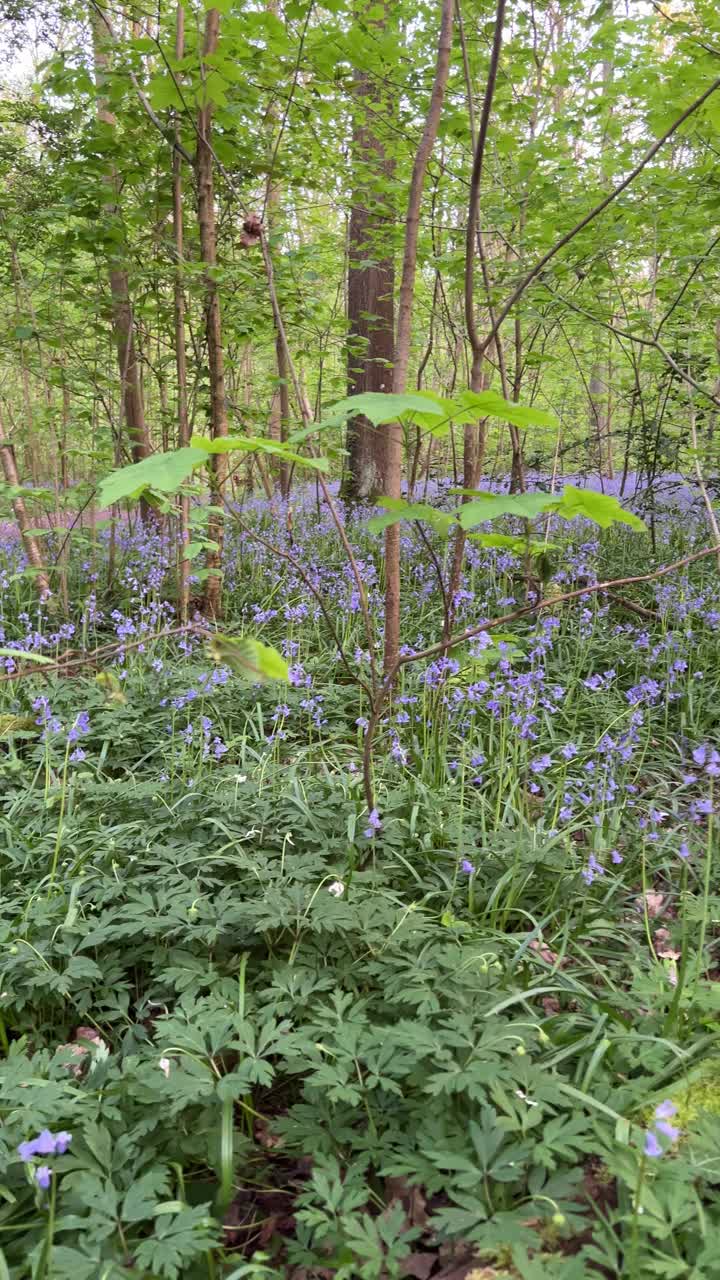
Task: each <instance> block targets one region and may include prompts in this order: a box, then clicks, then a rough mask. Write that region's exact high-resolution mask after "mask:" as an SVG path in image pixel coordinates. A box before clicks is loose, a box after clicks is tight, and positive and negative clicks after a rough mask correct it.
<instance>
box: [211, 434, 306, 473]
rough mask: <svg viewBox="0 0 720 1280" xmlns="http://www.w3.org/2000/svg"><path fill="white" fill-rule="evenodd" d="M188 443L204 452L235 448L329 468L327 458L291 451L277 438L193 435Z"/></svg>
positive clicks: (220, 451)
mask: <svg viewBox="0 0 720 1280" xmlns="http://www.w3.org/2000/svg"><path fill="white" fill-rule="evenodd" d="M190 443H191V444H192V445H193V446H195V447H197V448H198V449H204V450H205V452H206V453H232V452H233V451H234V450H236V449H240V450H241V451H242V452H243V453H270V454H272V455H273V456H274V457H277V458H282V459H283V460H284V461H285V462H292V463H294V464H295V466H298V467H312V468H313V470H315V471H329V470H330V463H329V461H328V459H327V458H308V457H306V455H305V454H302V453H293V451H292V449H288V448H287V446H286V445H284V444H279V443H278V441H277V440H266V439H265V438H264V437H263V436H220V437H218V439H217V440H211V439H210V438H209V437H208V436H193V437H192V440H191V441H190Z"/></svg>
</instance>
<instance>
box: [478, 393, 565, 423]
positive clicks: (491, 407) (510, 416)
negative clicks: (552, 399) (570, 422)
mask: <svg viewBox="0 0 720 1280" xmlns="http://www.w3.org/2000/svg"><path fill="white" fill-rule="evenodd" d="M457 401H458V403H459V404H461V405H463V406H464V408H466V409H472V410H474V411H475V417H477V418H502V420H503V422H512V424H513V426H516V427H556V426H557V425H558V420H557V418H556V417H555V415H554V414H552V413H548V412H547V410H545V409H534V408H532V407H530V406H529V405H523V404H515V402H514V401H513V400H505V399H504V398H503V396H501V395H498V393H497V392H496V391H461V392H460V394H459V395H458V397H457Z"/></svg>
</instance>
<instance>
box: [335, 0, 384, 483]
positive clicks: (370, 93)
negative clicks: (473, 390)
mask: <svg viewBox="0 0 720 1280" xmlns="http://www.w3.org/2000/svg"><path fill="white" fill-rule="evenodd" d="M387 14H388V8H387V4H385V6H384V12H383V15H382V17H380V18H378V19H377V20H375V21H373V22H372V23H371V24H370V23H369V25H371V26H372V28H373V31H374V32H382V31H384V29H385V27H386V25H387ZM353 100H354V119H353V144H352V149H353V183H354V189H353V194H352V204H351V208H350V225H349V230H348V275H347V318H348V346H347V381H348V395H350V396H353V395H361V394H363V393H364V392H367V391H379V392H383V391H389V389H390V385H391V381H392V372H391V371H392V363H393V357H394V345H395V341H394V314H393V313H394V298H393V294H394V288H395V260H394V255H393V252H392V246H391V245H390V246H388V237H389V235H390V234H391V231H392V227H391V225H390V218H391V216H392V210H391V209H390V208H388V203H387V195H386V194H385V188H386V184H387V182H388V180H389V179H390V178H391V177H392V174H393V170H394V163H393V159H392V157H391V156H390V155H389V154H388V152H387V149H386V147H385V142H384V140H383V138H382V136H381V134H382V128H381V121H382V119H383V118H384V117H385V116H386V115H387V114H388V110H389V109H390V103H389V102H388V99H387V92H386V91H384V90H383V89H382V88H381V86H380V83H379V81H378V80H377V79H376V78H375V77H374V76H372V75H371V74H370V73H368V72H367V71H365V70H359V69H356V70H355V72H354V80H353ZM383 446H384V436H383V429H382V428H380V429H378V428H377V427H374V426H373V424H372V423H371V422H370V421H369V419H368V418H364V417H357V418H351V419H350V420H349V421H348V425H347V450H348V455H349V457H348V471H347V476H346V480H345V484H344V493H345V496H346V497H348V498H350V499H364V498H371V497H375V496H377V494H379V493H381V492H382V491H383V488H384V487H385V486H384V483H383V482H384V474H383V473H384V447H383Z"/></svg>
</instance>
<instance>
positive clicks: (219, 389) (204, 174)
mask: <svg viewBox="0 0 720 1280" xmlns="http://www.w3.org/2000/svg"><path fill="white" fill-rule="evenodd" d="M219 35H220V12H219V10H218V9H208V11H207V14H206V15H205V39H204V43H203V60H204V59H206V58H211V57H212V56H213V54H214V53H215V51H216V50H217V45H218V38H219ZM212 112H213V107H212V103H211V102H210V101H207V100H206V101H204V102H203V105H202V106H201V108H200V111H199V114H198V144H197V158H196V166H197V187H198V222H199V224H200V252H201V255H202V260H203V262H204V264H205V266H206V268H207V272H206V277H205V335H206V340H207V350H208V364H209V366H210V425H211V431H212V436H213V439H216V440H217V439H220V438H222V437H223V436H226V435H227V434H228V419H227V407H226V403H225V364H224V354H223V342H222V323H221V316H220V297H219V294H218V288H217V282H216V281H215V279H214V278H213V268H214V267H215V266H216V264H217V239H216V229H215V185H214V180H213V153H212ZM211 466H212V470H211V486H210V497H211V501H212V503H213V505H214V506H222V501H223V496H224V491H225V485H226V482H227V473H228V465H227V455H226V454H224V453H216V454H214V455H213V458H212V464H211ZM223 533H224V521H223V517H222V516H221V515H219V514H216V515H211V517H210V520H209V522H208V537H209V538H210V539H211V541H213V542H214V543H215V544H216V545H215V549H213V550H209V551H208V553H207V556H206V560H205V566H206V568H207V569H208V570H209V574H208V578H207V581H206V584H205V599H204V610H205V613H206V614H207V615H208V617H217V616H218V615H219V613H220V601H221V594H222V582H221V564H222V546H223Z"/></svg>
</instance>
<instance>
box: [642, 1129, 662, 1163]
mask: <svg viewBox="0 0 720 1280" xmlns="http://www.w3.org/2000/svg"><path fill="white" fill-rule="evenodd" d="M644 1151H645V1155H646V1156H651V1157H652V1159H655V1157H656V1156H661V1155H662V1153H663V1149H662V1147H661V1146H660V1143H659V1142H658V1140H657V1138H656V1136H655V1134H654V1133H653V1131H652V1129H648V1131H647V1133H646V1134H645V1147H644Z"/></svg>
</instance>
